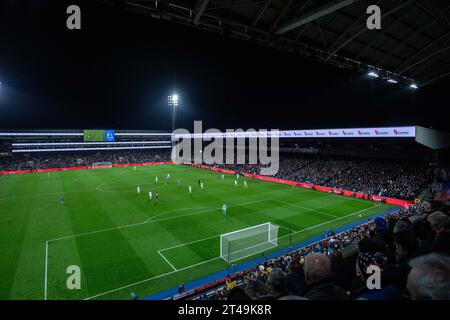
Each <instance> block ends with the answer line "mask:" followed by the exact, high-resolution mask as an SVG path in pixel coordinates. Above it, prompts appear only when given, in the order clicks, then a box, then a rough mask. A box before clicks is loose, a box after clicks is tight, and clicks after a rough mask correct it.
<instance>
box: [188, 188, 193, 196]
mask: <svg viewBox="0 0 450 320" xmlns="http://www.w3.org/2000/svg"><path fill="white" fill-rule="evenodd" d="M188 190H189V195H192V186H189V187H188Z"/></svg>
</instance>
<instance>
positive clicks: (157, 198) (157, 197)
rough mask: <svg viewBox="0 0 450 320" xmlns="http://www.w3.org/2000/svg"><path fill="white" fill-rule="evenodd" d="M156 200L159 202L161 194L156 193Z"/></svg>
mask: <svg viewBox="0 0 450 320" xmlns="http://www.w3.org/2000/svg"><path fill="white" fill-rule="evenodd" d="M155 200H156V201H159V192H156V193H155Z"/></svg>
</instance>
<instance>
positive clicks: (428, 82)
mask: <svg viewBox="0 0 450 320" xmlns="http://www.w3.org/2000/svg"><path fill="white" fill-rule="evenodd" d="M448 76H450V71H449V72H446V73H443V74H441V75H439V76H437V77H434V78H432V79H430V80H427V81H425V82H424V83H422V84H421V85H420V86H421V87H424V86H427V85H429V84H431V83H433V82H435V81H438V80H441V79H444V78H446V77H448Z"/></svg>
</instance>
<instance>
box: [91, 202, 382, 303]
mask: <svg viewBox="0 0 450 320" xmlns="http://www.w3.org/2000/svg"><path fill="white" fill-rule="evenodd" d="M377 206H378V205H374V206H372V207H369V208H366V209H363V210H359V211H356V212H352V213H349V214H347V215H345V216H342V217H339V218H337V219H334V220H330V221H326V222H324V223H321V224H317V225H314V226H312V227H309V228H305V229H302V230H299V231H296V232H295V233H302V232H304V231H307V230H311V229H314V228H317V227H320V226H322V225H325V224H327V223H330V222H334V221H337V220H340V219H344V218H347V217H349V216H351V215H354V214H357V213H360V212H363V211H367V210H369V209H372V208H375V207H377ZM288 236H289V235H286V236H282V237H279V238H278V239H282V238H285V237H288ZM201 240H202V239H201ZM160 251H161V250H160ZM218 259H222V258H221V257H216V258H213V259H210V260H206V261H202V262H199V263H196V264H193V265H190V266H187V267H183V268H180V269H177V270H176V271H175V270H174V271H170V272H166V273H163V274H160V275H157V276H154V277H151V278H147V279H144V280H141V281H138V282H135V283H132V284H128V285H126V286H123V287H120V288H116V289H113V290H109V291H106V292H103V293H99V294H96V295H94V296H91V297H88V298H85V299H84V300H90V299H94V298H98V297H100V296H104V295H106V294H109V293H113V292H116V291H119V290H123V289H126V288H129V287H133V286H135V285H138V284H141V283H144V282H148V281H151V280H155V279H158V278H162V277H165V276H168V275H170V274H173V273H177V272H180V271H184V270H187V269H190V268H193V267H196V266H198V265H201V264H205V263H209V262H211V261H214V260H218Z"/></svg>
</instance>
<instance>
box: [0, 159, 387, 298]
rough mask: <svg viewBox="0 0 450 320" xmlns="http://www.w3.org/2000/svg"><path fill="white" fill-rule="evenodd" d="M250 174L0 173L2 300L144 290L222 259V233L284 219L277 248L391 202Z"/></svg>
mask: <svg viewBox="0 0 450 320" xmlns="http://www.w3.org/2000/svg"><path fill="white" fill-rule="evenodd" d="M167 173H170V175H171V179H170V181H166V179H165V177H166V174H167ZM156 176H158V177H159V181H158V183H156V182H155V177H156ZM75 178H77V179H78V181H79V182H78V183H74V179H75ZM178 179H181V180H182V186H181V188H178V187H177V182H176V181H177V180H178ZM199 179H202V180H203V181H204V183H205V190H203V191H202V190H200V188H199V187H198V180H199ZM241 179H242V178H241ZM247 182H248V188H244V187H243V184H242V181H241V182H240V183H239V185H238V186H234V176H230V175H225V179H224V180H222V179H221V174H218V173H216V172H213V171H209V170H201V169H197V168H192V167H187V166H178V165H159V166H146V167H137V169H136V171H134V170H133V168H132V167H126V168H116V169H96V170H81V171H61V172H52V173H50V174H47V173H33V174H26V175H10V176H0V251H1V252H2V262H1V264H0V299H44V298H45V295H47V298H48V299H85V298H95V299H128V298H129V294H130V292H131V291H134V292H136V293H137V294H138V295H139V296H145V295H149V294H152V293H156V292H159V291H161V290H164V289H167V288H170V287H174V286H177V285H178V284H179V283H181V282H188V281H190V280H194V279H197V278H199V277H201V276H205V275H208V274H211V273H213V272H215V271H219V270H222V269H224V268H226V267H227V263H226V262H225V261H223V260H222V259H220V258H219V255H220V252H219V235H220V234H222V233H227V232H230V231H235V230H239V229H242V228H247V227H249V226H253V225H258V224H261V223H265V222H272V223H275V224H277V225H280V226H281V227H282V228H280V230H279V234H278V235H279V237H280V239H279V246H278V248H276V249H279V248H281V247H287V246H288V245H289V242H290V241H292V243H296V242H300V241H303V240H306V239H308V238H311V237H312V236H315V235H318V234H323V233H324V232H325V230H326V229H327V228H330V229H333V228H336V227H338V226H342V225H345V224H348V223H351V222H353V221H355V220H360V219H361V217H362V218H364V217H368V216H371V215H373V214H375V213H378V212H381V211H384V210H386V209H389V208H391V207H392V206H390V205H387V204H381V205H375V204H374V203H373V202H370V201H364V200H359V199H354V198H347V197H343V196H338V195H332V194H327V193H323V192H317V191H311V190H306V189H299V188H292V187H290V186H286V185H282V184H276V183H271V182H263V181H259V180H253V179H248V180H247ZM137 185H140V186H141V194H140V195H137V193H136V186H137ZM188 185H192V187H193V195H192V196H189V194H188V192H187V186H188ZM148 191H153V197H154V194H155V192H156V191H158V192H159V193H160V200H159V202H156V201H155V200H153V201H152V202H149V201H148V195H147V194H148ZM61 194H64V195H65V204H63V205H62V204H60V203H59V196H60V195H61ZM223 203H226V204H227V205H228V207H229V209H228V215H227V216H226V217H225V216H222V215H221V214H220V207H221V205H222V204H223ZM360 215H361V217H360ZM289 229H290V230H292V231H291V235H290V236H289V231H288V230H289ZM276 249H274V250H276ZM260 255H261V254H257V255H254V256H251V257H247V258H245V260H248V259H251V258H254V257H257V256H260ZM238 262H239V261H238ZM70 265H78V266H79V267H80V268H81V289H80V290H69V289H67V286H66V281H67V278H68V276H69V275H68V274H67V273H66V270H67V267H68V266H70Z"/></svg>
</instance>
